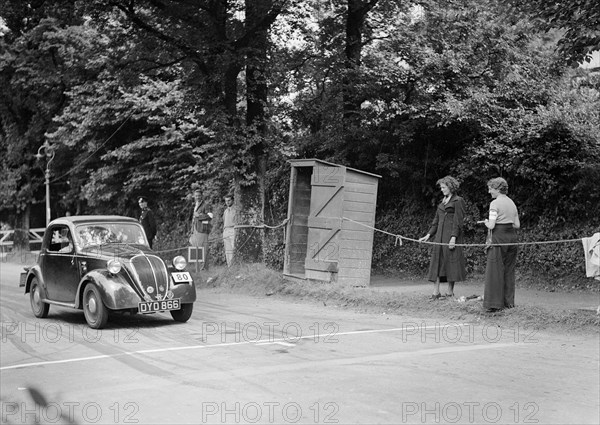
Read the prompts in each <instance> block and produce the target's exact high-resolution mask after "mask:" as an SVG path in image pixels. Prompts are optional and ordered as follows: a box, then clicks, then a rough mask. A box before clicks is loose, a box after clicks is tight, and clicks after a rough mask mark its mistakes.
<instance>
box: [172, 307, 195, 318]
mask: <svg viewBox="0 0 600 425" xmlns="http://www.w3.org/2000/svg"><path fill="white" fill-rule="evenodd" d="M193 310H194V304H181V308H180V309H179V310H171V316H173V319H175V321H177V322H187V321H188V320H190V317H192V311H193Z"/></svg>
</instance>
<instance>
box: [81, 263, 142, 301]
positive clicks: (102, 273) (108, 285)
mask: <svg viewBox="0 0 600 425" xmlns="http://www.w3.org/2000/svg"><path fill="white" fill-rule="evenodd" d="M86 285H94V286H95V287H96V288H98V290H99V291H100V296H101V297H102V302H103V303H104V305H105V306H106V307H107V308H109V309H111V310H123V309H130V308H137V307H138V303H139V302H140V301H142V299H141V298H140V297H139V295H138V294H137V293H136V292H135V291H134V290H133V288H132V287H131V286H130V285H129V283H128V282H127V280H126V279H125V278H123V276H121V275H120V274H117V275H114V274H112V273H110V272H109V271H108V270H93V271H91V272H89V273H88V274H86V275H85V276H84V277H83V278H82V279H81V281H80V282H79V287H78V289H77V299H76V300H75V305H76V306H77V308H82V307H83V305H82V302H83V290H84V288H85V286H86Z"/></svg>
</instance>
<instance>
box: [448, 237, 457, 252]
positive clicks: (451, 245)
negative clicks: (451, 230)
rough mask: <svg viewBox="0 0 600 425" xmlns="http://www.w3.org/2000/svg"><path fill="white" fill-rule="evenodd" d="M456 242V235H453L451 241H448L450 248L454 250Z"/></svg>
mask: <svg viewBox="0 0 600 425" xmlns="http://www.w3.org/2000/svg"><path fill="white" fill-rule="evenodd" d="M455 244H456V237H454V236H452V237H451V238H450V242H449V243H448V249H450V250H453V249H454V248H455Z"/></svg>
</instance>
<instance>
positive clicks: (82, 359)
mask: <svg viewBox="0 0 600 425" xmlns="http://www.w3.org/2000/svg"><path fill="white" fill-rule="evenodd" d="M453 326H469V325H468V324H460V325H453ZM470 326H473V325H470ZM436 327H437V328H439V325H433V326H426V327H422V328H420V329H435V328H436ZM403 331H407V328H406V327H402V328H390V329H369V330H362V331H348V332H337V333H332V334H331V335H329V336H330V337H337V336H344V335H359V334H372V333H384V332H403ZM312 338H315V336H314V335H306V336H300V337H288V338H270V339H260V340H256V341H240V342H224V343H220V344H209V345H188V346H183V347H166V348H155V349H148V350H137V351H125V352H121V353H115V354H102V355H98V356H90V357H78V358H73V359H64V360H48V361H43V362H34V363H23V364H17V365H12V366H3V367H0V371H5V370H12V369H24V368H29V367H37V366H46V365H53V364H65V363H76V362H85V361H90V360H101V359H111V358H116V357H121V356H136V355H139V354H151V353H165V352H170V351H183V350H197V349H206V348H220V347H231V346H235V345H249V344H253V345H267V344H275V343H281V344H282V345H286V344H289V346H294V345H295V344H290V343H289V342H288V341H290V340H294V341H298V340H301V339H312ZM523 345H526V344H499V343H497V342H496V343H493V344H489V343H487V344H485V345H482V344H479V345H474V346H468V347H464V346H462V347H455V348H437V349H423V350H417V351H411V352H407V354H409V355H412V354H424V353H433V352H454V351H470V350H481V349H487V348H500V347H508V346H523ZM377 356H380V355H377ZM367 357H369V356H367Z"/></svg>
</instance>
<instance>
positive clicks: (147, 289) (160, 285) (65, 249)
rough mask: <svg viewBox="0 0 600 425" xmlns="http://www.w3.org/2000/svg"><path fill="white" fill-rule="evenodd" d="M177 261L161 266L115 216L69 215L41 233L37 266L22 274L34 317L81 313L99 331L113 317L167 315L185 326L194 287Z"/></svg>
mask: <svg viewBox="0 0 600 425" xmlns="http://www.w3.org/2000/svg"><path fill="white" fill-rule="evenodd" d="M185 267H186V260H185V258H183V257H181V256H177V257H175V258H173V261H172V264H166V263H165V262H164V261H163V260H162V259H161V258H160V257H159V256H158V255H156V253H155V252H154V251H152V249H151V248H150V247H149V245H148V240H147V239H146V235H145V233H144V230H143V228H142V226H141V225H140V224H139V222H138V221H137V220H135V219H133V218H129V217H120V216H73V217H63V218H58V219H56V220H54V221H52V222H51V223H50V224H49V225H48V227H47V228H46V232H45V233H44V239H43V242H42V248H41V252H40V256H39V259H38V262H37V264H36V265H35V266H33V267H31V268H29V269H28V270H26V272H25V273H23V274H22V275H21V285H22V286H25V293H26V294H27V293H29V299H30V302H31V309H32V310H33V314H34V315H35V316H36V317H46V316H47V315H48V310H49V308H50V305H57V306H60V307H71V308H76V309H83V312H84V314H85V319H86V321H87V323H88V325H89V326H90V327H92V328H95V329H100V328H102V327H104V326H105V325H106V322H107V320H108V316H109V314H111V313H113V312H130V313H138V312H139V313H155V312H161V311H169V312H170V313H171V316H172V317H173V319H175V320H176V321H178V322H186V321H188V320H189V318H190V317H191V315H192V310H193V307H194V301H195V300H196V287H195V285H194V282H193V281H192V277H191V275H190V273H188V272H186V271H185Z"/></svg>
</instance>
